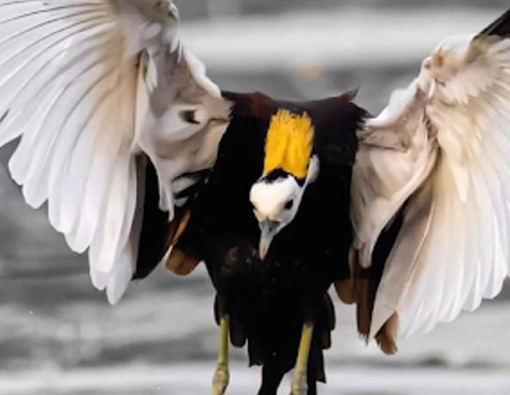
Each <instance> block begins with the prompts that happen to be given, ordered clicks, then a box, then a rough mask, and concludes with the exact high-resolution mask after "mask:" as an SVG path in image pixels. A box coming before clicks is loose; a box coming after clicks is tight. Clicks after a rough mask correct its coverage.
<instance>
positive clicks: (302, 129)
mask: <svg viewBox="0 0 510 395" xmlns="http://www.w3.org/2000/svg"><path fill="white" fill-rule="evenodd" d="M313 133H314V128H313V125H312V119H311V118H310V117H309V116H308V114H306V113H305V114H303V115H296V114H292V113H291V112H290V111H287V110H279V111H278V112H277V113H276V115H274V116H273V117H272V119H271V123H270V125H269V130H268V132H267V137H266V154H265V160H264V174H267V173H269V172H271V171H273V170H276V169H282V170H283V171H286V172H287V173H290V174H292V175H294V176H295V177H296V178H298V179H304V178H305V177H306V174H307V172H308V164H309V162H310V157H311V155H312V146H313Z"/></svg>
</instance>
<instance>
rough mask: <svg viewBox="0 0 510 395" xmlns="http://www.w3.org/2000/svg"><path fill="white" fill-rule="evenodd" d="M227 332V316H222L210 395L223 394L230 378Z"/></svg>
mask: <svg viewBox="0 0 510 395" xmlns="http://www.w3.org/2000/svg"><path fill="white" fill-rule="evenodd" d="M228 332H229V317H228V315H226V316H224V317H222V318H221V320H220V349H219V352H218V362H217V366H216V372H215V373H214V378H213V383H212V391H211V395H223V394H224V393H225V391H226V390H227V387H228V383H229V380H230V373H229V370H228Z"/></svg>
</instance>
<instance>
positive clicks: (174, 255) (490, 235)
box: [0, 0, 510, 395]
mask: <svg viewBox="0 0 510 395" xmlns="http://www.w3.org/2000/svg"><path fill="white" fill-rule="evenodd" d="M178 20H179V16H178V11H177V9H176V7H175V6H174V5H173V4H172V2H171V1H170V0H164V1H155V0H87V1H85V0H73V1H71V0H45V1H43V0H0V37H1V39H0V145H4V144H7V143H8V142H10V141H12V140H15V139H19V144H18V146H17V149H16V150H15V152H14V154H13V155H12V157H11V159H10V162H9V170H10V173H11V175H12V177H13V179H14V180H15V181H16V182H17V183H18V184H20V185H21V186H22V192H23V196H24V197H25V199H26V201H27V203H28V204H29V205H30V206H32V207H40V206H41V205H42V204H43V203H45V202H48V214H49V219H50V222H51V224H52V225H53V227H54V228H55V229H56V230H57V231H59V232H61V233H62V234H64V236H65V238H66V240H67V243H68V244H69V246H70V248H71V249H72V250H73V251H75V252H78V253H83V252H85V251H88V257H89V265H90V276H91V279H92V283H93V284H94V286H95V287H96V288H98V289H99V290H105V291H106V294H107V297H108V300H109V301H110V302H111V303H112V304H115V303H117V302H118V301H119V300H120V299H121V297H122V295H123V294H124V293H125V291H126V289H127V287H128V285H129V284H130V282H131V281H133V280H135V279H142V278H145V277H146V276H147V275H149V274H150V273H151V271H152V270H153V269H154V267H155V266H156V265H158V264H159V263H160V262H162V261H163V262H165V264H166V266H167V267H168V268H169V269H170V270H172V271H173V272H174V273H177V274H180V275H185V274H188V273H190V272H191V271H193V269H194V268H195V267H196V266H197V265H198V264H199V263H200V262H201V261H204V262H205V264H206V267H207V269H208V271H209V274H210V277H211V280H212V283H213V284H214V286H215V288H216V291H217V298H216V303H215V312H216V318H217V321H218V323H219V324H220V327H221V345H220V351H219V356H218V368H217V371H216V375H215V378H214V383H213V390H212V393H213V394H222V393H224V392H225V390H226V387H227V384H228V380H229V375H228V345H229V340H230V342H231V343H232V344H233V345H235V346H238V347H242V346H244V345H245V344H247V345H248V352H249V356H250V363H251V364H256V365H262V366H263V371H262V386H261V388H260V391H259V394H260V395H274V394H275V393H276V392H277V389H278V387H279V385H280V382H281V379H282V377H283V375H284V374H285V373H286V372H288V371H289V370H290V369H292V368H293V367H295V368H296V369H295V373H294V378H293V382H292V393H293V394H294V395H304V394H308V395H313V394H315V393H316V382H317V381H325V375H324V361H323V354H322V352H323V350H324V349H327V348H329V347H330V345H331V338H330V332H331V330H333V328H334V325H335V316H334V309H333V306H332V303H331V299H330V297H329V295H328V289H329V288H330V286H331V285H332V284H334V285H335V287H336V290H337V293H338V295H339V296H340V298H341V299H342V300H343V301H344V302H346V303H355V304H356V306H357V312H358V331H359V332H360V333H361V334H362V335H363V336H365V337H366V338H367V340H371V339H373V338H375V339H376V340H377V342H378V344H379V345H380V347H381V349H382V350H383V351H384V352H386V353H393V352H395V351H396V342H397V339H398V338H399V337H400V336H408V335H411V334H413V333H416V332H420V331H428V330H431V329H432V328H433V327H434V326H435V324H436V323H438V322H446V321H451V320H453V319H454V318H455V317H456V316H457V315H458V314H459V312H460V311H461V310H474V309H476V308H477V307H478V306H479V305H480V303H481V301H482V299H483V298H493V297H495V296H496V295H497V294H498V293H499V292H500V290H501V288H502V285H503V282H504V280H505V278H506V276H507V274H508V252H509V251H508V250H509V245H508V241H507V240H508V234H507V233H508V232H509V230H508V229H509V226H510V221H509V219H510V218H509V215H510V212H509V206H508V199H509V198H510V195H509V194H510V192H509V191H508V188H510V187H509V186H507V185H508V184H509V183H510V164H508V163H507V160H506V155H505V150H506V149H507V147H508V148H510V143H509V137H508V136H507V135H508V133H509V132H508V129H509V128H510V118H509V116H508V115H507V111H508V110H509V109H510V39H509V36H510V12H508V13H506V14H505V15H503V16H502V17H501V18H500V19H498V20H497V21H495V22H494V23H493V24H492V25H490V26H489V27H487V28H486V29H485V30H483V31H482V32H481V33H479V34H477V35H476V36H466V37H458V38H457V37H455V38H449V39H447V40H446V41H445V42H444V43H442V44H441V45H440V46H439V47H438V48H437V49H436V50H434V51H433V52H432V54H431V55H430V57H428V58H426V59H425V60H424V62H423V65H422V67H421V70H420V73H419V75H418V77H417V78H416V80H415V81H413V82H412V83H411V85H409V87H407V88H406V89H404V90H402V91H397V92H396V93H395V94H394V95H393V96H392V98H391V100H390V103H389V105H388V107H387V108H386V109H385V110H384V111H383V112H382V113H381V114H380V115H379V116H377V117H371V116H370V115H369V114H368V113H367V112H366V111H365V110H363V109H362V108H360V107H358V106H357V105H356V104H355V103H354V102H353V98H354V95H353V94H351V93H348V94H343V95H340V96H338V97H332V98H327V99H323V100H318V101H311V102H302V103H298V102H284V101H280V100H275V99H272V98H270V97H268V96H265V95H263V94H240V93H233V92H225V91H221V90H220V89H219V88H218V87H217V86H216V85H215V84H214V83H213V82H212V81H211V80H209V79H208V78H207V76H206V75H205V69H204V66H203V65H202V63H201V62H200V61H199V60H198V59H196V58H195V57H194V56H193V55H192V54H191V53H190V52H189V51H188V50H187V49H186V48H185V47H184V46H183V45H182V44H181V41H180V39H179V30H178ZM509 152H510V151H509ZM351 245H352V248H350V247H351Z"/></svg>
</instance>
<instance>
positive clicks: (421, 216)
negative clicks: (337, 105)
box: [351, 12, 510, 342]
mask: <svg viewBox="0 0 510 395" xmlns="http://www.w3.org/2000/svg"><path fill="white" fill-rule="evenodd" d="M509 33H510V12H507V13H506V14H505V15H504V16H503V17H501V18H500V19H499V20H498V21H496V22H495V23H494V24H492V25H491V26H489V27H488V28H487V29H485V30H484V31H483V32H482V33H480V34H478V35H476V36H474V37H473V36H461V37H454V38H450V39H448V40H445V41H444V42H443V43H442V44H441V45H440V46H439V47H438V48H437V49H436V50H435V51H434V52H433V53H432V54H431V56H430V57H429V58H427V59H425V60H424V62H423V65H422V69H421V73H420V75H419V76H418V77H417V78H416V80H415V81H413V83H412V84H411V85H410V86H409V87H408V88H407V89H406V90H404V91H401V92H400V93H397V95H396V96H394V97H393V98H392V100H391V101H390V104H389V105H388V107H387V108H386V109H385V110H384V111H383V112H382V113H381V114H380V115H379V116H378V117H376V118H374V119H371V120H369V121H367V123H366V126H365V128H363V130H362V131H361V132H360V134H359V137H360V144H361V146H360V150H359V153H358V156H357V160H356V165H355V167H354V175H353V177H354V179H353V193H352V203H351V204H352V208H351V214H352V219H353V223H354V226H355V231H356V240H355V247H356V249H357V250H358V253H359V259H360V266H361V267H363V268H364V269H363V270H376V269H374V265H375V266H377V264H374V262H376V261H377V259H379V258H377V257H378V253H377V251H376V250H375V247H376V245H377V244H378V243H379V244H381V235H382V236H383V237H384V234H386V233H387V232H388V231H389V229H391V227H392V226H393V225H394V224H395V221H397V220H398V221H400V222H399V224H398V229H397V232H396V234H394V236H395V237H393V238H391V239H388V240H386V241H383V244H384V243H386V246H383V248H385V249H386V250H387V254H386V256H385V257H384V260H383V262H382V264H381V266H380V269H381V270H380V274H379V276H378V277H376V278H375V284H376V288H375V290H372V291H371V293H372V299H373V301H372V306H371V311H370V314H369V318H370V323H369V331H365V332H366V333H367V334H368V338H369V339H372V338H374V337H375V336H381V335H384V336H388V338H389V339H390V340H391V341H393V342H394V341H395V340H396V338H397V337H400V336H402V337H407V336H410V335H412V334H414V333H423V332H428V331H430V330H431V329H432V328H434V327H435V325H436V324H437V323H438V322H449V321H452V320H453V319H455V318H456V317H457V316H458V314H459V313H460V312H461V311H462V310H468V311H472V310H475V309H476V308H478V307H479V305H480V303H481V301H482V299H484V298H494V297H495V296H496V295H498V294H499V292H500V291H501V288H502V286H503V282H504V280H505V279H506V277H507V275H508V269H509V268H508V264H509V258H510V257H509V253H510V242H509V240H510V239H509V229H510V188H509V185H510V160H509V156H508V152H510V117H509V115H508V114H509V112H508V109H509V108H510V40H509V39H508V36H509ZM386 258H387V259H386ZM377 270H379V269H377Z"/></svg>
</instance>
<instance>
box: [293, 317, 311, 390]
mask: <svg viewBox="0 0 510 395" xmlns="http://www.w3.org/2000/svg"><path fill="white" fill-rule="evenodd" d="M312 338H313V324H311V323H306V324H305V325H304V326H303V333H302V334H301V342H300V344H299V351H298V358H297V362H296V368H295V369H294V375H293V376H292V392H291V395H306V393H307V391H308V385H307V381H308V374H307V370H308V356H309V354H310V347H311V345H312Z"/></svg>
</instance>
